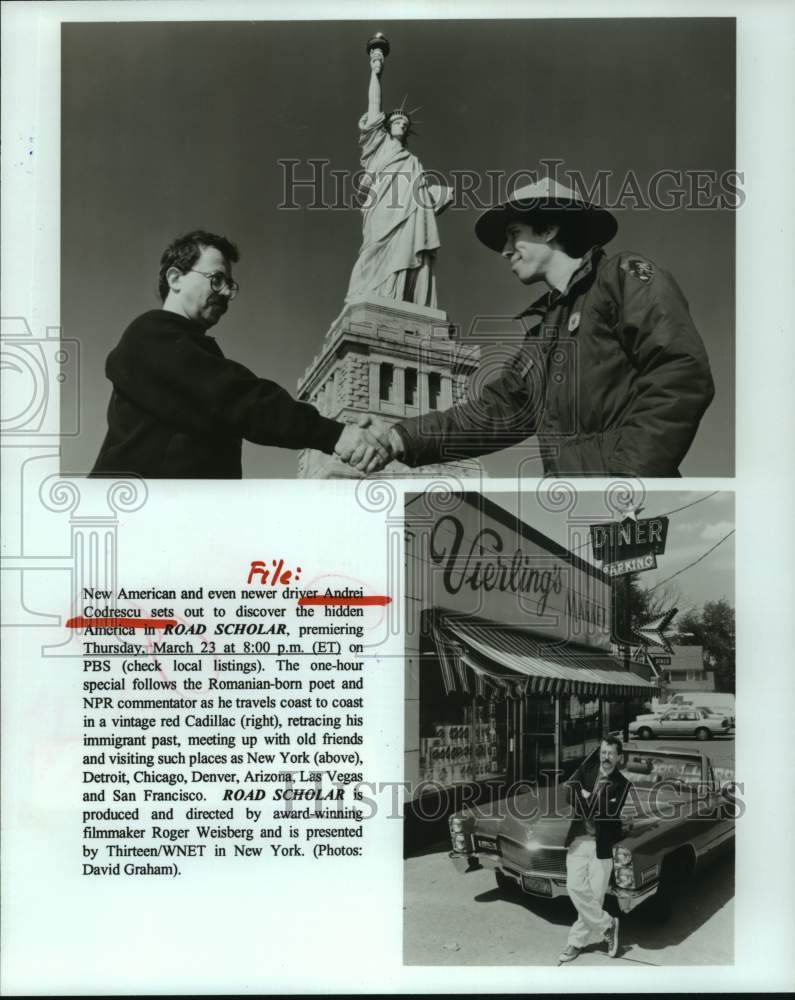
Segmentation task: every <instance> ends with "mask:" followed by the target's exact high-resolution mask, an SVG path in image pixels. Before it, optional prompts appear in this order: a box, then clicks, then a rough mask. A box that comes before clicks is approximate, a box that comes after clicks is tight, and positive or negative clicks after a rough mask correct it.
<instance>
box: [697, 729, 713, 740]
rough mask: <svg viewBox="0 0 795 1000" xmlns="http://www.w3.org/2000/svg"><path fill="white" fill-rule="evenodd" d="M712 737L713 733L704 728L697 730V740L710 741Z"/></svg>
mask: <svg viewBox="0 0 795 1000" xmlns="http://www.w3.org/2000/svg"><path fill="white" fill-rule="evenodd" d="M711 736H712V733H711V732H710V731H709V730H708V729H707V728H706V727H704V726H699V727H698V729H697V730H696V739H697V740H708V739H709V738H710V737H711Z"/></svg>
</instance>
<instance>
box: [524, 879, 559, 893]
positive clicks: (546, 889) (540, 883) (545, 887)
mask: <svg viewBox="0 0 795 1000" xmlns="http://www.w3.org/2000/svg"><path fill="white" fill-rule="evenodd" d="M522 888H523V889H524V891H525V892H534V893H535V894H536V895H537V896H551V895H552V883H551V882H550V881H549V879H548V878H537V877H536V876H535V875H523V876H522Z"/></svg>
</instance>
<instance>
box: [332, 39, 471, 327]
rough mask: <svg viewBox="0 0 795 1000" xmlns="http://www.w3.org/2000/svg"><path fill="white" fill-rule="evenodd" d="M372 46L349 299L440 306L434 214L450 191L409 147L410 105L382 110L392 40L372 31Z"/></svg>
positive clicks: (361, 135) (362, 120) (361, 127)
mask: <svg viewBox="0 0 795 1000" xmlns="http://www.w3.org/2000/svg"><path fill="white" fill-rule="evenodd" d="M367 51H368V55H369V57H370V88H369V91H368V106H367V112H366V113H365V114H364V115H362V117H361V118H360V119H359V145H360V146H361V164H362V168H363V169H364V171H365V175H364V180H363V182H362V188H363V191H364V195H365V201H364V206H363V208H362V214H363V242H362V246H361V249H360V250H359V257H358V259H357V261H356V263H355V264H354V267H353V272H352V273H351V280H350V284H349V285H348V293H347V295H346V296H345V301H346V302H351V301H354V300H356V299H361V298H366V297H367V296H368V295H377V296H380V297H381V298H386V299H397V300H398V301H403V302H413V303H416V304H417V305H420V306H425V307H427V308H430V309H435V308H436V279H435V276H434V258H435V256H436V250H437V249H438V247H439V245H440V244H439V231H438V229H437V226H436V216H437V215H438V214H439V213H440V212H441V211H443V210H444V208H445V207H446V206H447V204H448V203H449V201H450V198H451V192H450V191H449V189H447V188H443V187H440V186H438V185H430V184H429V183H428V182H427V179H426V177H425V173H424V170H423V166H422V164H421V163H420V161H419V160H418V159H417V157H416V156H414V154H413V153H410V152H409V150H408V149H407V148H406V140H407V138H408V136H409V135H410V134H411V131H412V128H411V124H412V123H411V117H410V114H409V112H408V111H407V110H406V109H405V107H403V106H401V107H400V108H396V109H395V110H394V111H390V112H389V114H387V115H385V114H384V112H383V111H382V110H381V75H382V73H383V70H384V61H385V58H386V55H387V54H388V53H389V42H388V41H387V40H386V38H384V36H383V35H381V34H378V35H374V36H373V38H371V39H370V41H369V42H368V45H367ZM404 105H405V100H404Z"/></svg>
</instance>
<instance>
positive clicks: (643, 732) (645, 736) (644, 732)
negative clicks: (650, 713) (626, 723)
mask: <svg viewBox="0 0 795 1000" xmlns="http://www.w3.org/2000/svg"><path fill="white" fill-rule="evenodd" d="M638 736H639V737H640V738H641V739H642V740H650V739H651V737H652V731H651V729H649V727H648V726H641V727H640V729H639V730H638Z"/></svg>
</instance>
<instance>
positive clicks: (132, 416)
mask: <svg viewBox="0 0 795 1000" xmlns="http://www.w3.org/2000/svg"><path fill="white" fill-rule="evenodd" d="M105 374H106V375H107V377H108V378H109V379H110V381H111V382H112V383H113V392H112V394H111V397H110V403H109V405H108V433H107V434H106V436H105V440H104V441H103V443H102V447H101V448H100V452H99V457H98V458H97V461H96V463H95V464H94V468H93V470H92V472H91V475H92V476H111V475H125V474H129V473H134V474H136V475H139V476H143V477H145V478H148V479H154V478H174V479H178V478H201V479H240V478H241V476H242V466H241V459H240V455H241V449H242V439H243V438H245V439H246V440H247V441H253V442H254V443H255V444H262V445H274V446H276V447H279V448H315V449H317V450H318V451H323V452H326V453H327V454H331V453H332V452H333V450H334V445H335V444H336V442H337V438H338V437H339V436H340V433H341V432H342V429H343V427H344V425H343V424H341V423H339V422H338V421H336V420H328V419H327V418H326V417H322V416H321V415H320V414H319V413H318V411H317V410H316V409H315V408H314V406H310V405H309V404H308V403H299V402H296V400H294V399H293V398H292V396H291V395H290V394H289V393H288V392H286V391H285V390H284V389H282V388H281V386H278V385H276V383H275V382H269V381H268V380H267V379H262V378H258V377H257V376H256V375H255V374H254V373H253V372H251V371H249V370H248V368H246V367H244V366H243V365H240V364H238V363H237V362H236V361H230V360H228V359H227V358H225V357H224V355H223V352H222V351H221V348H220V347H219V346H218V344H217V343H216V342H215V340H214V339H213V338H212V337H209V336H208V335H207V334H206V333H205V331H204V328H203V327H201V326H200V325H199V324H198V323H194V322H193V321H192V320H189V319H186V318H185V317H183V316H178V315H177V314H176V313H172V312H166V311H164V310H162V309H153V310H152V311H151V312H146V313H144V314H143V315H142V316H139V317H138V318H137V319H135V320H133V322H132V323H131V324H130V325H129V326H128V327H127V329H126V330H125V331H124V333H123V334H122V338H121V340H120V341H119V343H118V345H117V346H116V347H115V348H114V349H113V350H112V351H111V352H110V354H109V355H108V360H107V362H106V364H105Z"/></svg>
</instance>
